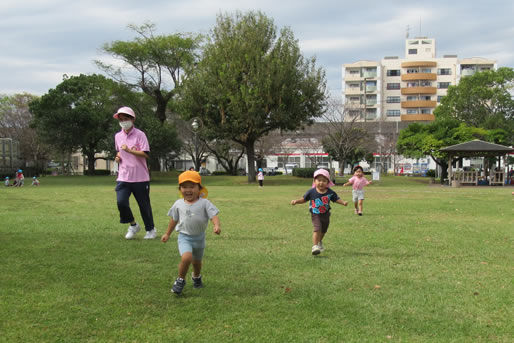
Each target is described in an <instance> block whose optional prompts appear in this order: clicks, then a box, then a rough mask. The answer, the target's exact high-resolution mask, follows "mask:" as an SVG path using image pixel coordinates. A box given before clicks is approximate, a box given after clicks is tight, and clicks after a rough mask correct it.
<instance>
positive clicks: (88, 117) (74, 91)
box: [29, 74, 118, 174]
mask: <svg viewBox="0 0 514 343" xmlns="http://www.w3.org/2000/svg"><path fill="white" fill-rule="evenodd" d="M117 89H118V84H117V83H116V82H114V81H113V80H110V79H107V78H105V77H104V76H102V75H95V74H93V75H84V74H81V75H79V76H71V77H65V78H64V80H63V82H61V83H60V84H59V85H57V87H55V89H50V90H49V91H48V93H47V94H45V95H43V96H42V97H41V98H39V99H35V100H34V101H32V102H31V103H30V105H29V106H30V111H31V112H32V113H33V115H34V118H33V121H32V126H33V127H34V128H35V129H36V131H37V132H38V135H39V136H40V137H41V138H42V139H43V140H44V141H45V142H46V143H47V144H49V145H51V146H53V147H54V148H55V149H57V150H58V151H65V152H69V153H71V152H72V151H75V150H77V149H80V150H82V153H83V154H84V155H86V156H87V158H88V172H89V173H90V174H93V173H94V162H95V153H97V152H100V151H102V149H101V145H102V142H104V141H105V140H107V139H108V132H110V131H111V127H112V126H113V125H114V124H115V123H116V121H115V120H113V118H112V115H113V113H115V111H116V109H117V108H118V101H117V97H116V94H117V93H118V92H117ZM104 145H105V143H104Z"/></svg>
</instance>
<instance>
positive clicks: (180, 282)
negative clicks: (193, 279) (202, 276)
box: [171, 277, 186, 295]
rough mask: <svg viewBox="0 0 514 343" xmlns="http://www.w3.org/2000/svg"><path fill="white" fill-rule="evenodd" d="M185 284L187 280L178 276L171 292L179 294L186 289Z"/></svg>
mask: <svg viewBox="0 0 514 343" xmlns="http://www.w3.org/2000/svg"><path fill="white" fill-rule="evenodd" d="M185 285H186V280H184V279H182V278H179V277H178V278H177V279H176V280H175V282H174V283H173V287H171V292H172V293H175V294H177V295H179V294H180V293H182V290H183V289H184V286H185Z"/></svg>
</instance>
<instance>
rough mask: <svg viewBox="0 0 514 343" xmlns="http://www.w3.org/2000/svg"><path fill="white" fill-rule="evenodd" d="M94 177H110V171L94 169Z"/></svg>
mask: <svg viewBox="0 0 514 343" xmlns="http://www.w3.org/2000/svg"><path fill="white" fill-rule="evenodd" d="M95 175H111V171H110V170H107V169H95Z"/></svg>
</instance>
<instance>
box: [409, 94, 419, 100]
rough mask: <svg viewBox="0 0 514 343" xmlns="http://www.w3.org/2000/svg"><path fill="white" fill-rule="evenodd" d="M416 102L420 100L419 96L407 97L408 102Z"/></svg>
mask: <svg viewBox="0 0 514 343" xmlns="http://www.w3.org/2000/svg"><path fill="white" fill-rule="evenodd" d="M416 100H418V96H417V95H408V96H407V101H416Z"/></svg>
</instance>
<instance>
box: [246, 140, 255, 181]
mask: <svg viewBox="0 0 514 343" xmlns="http://www.w3.org/2000/svg"><path fill="white" fill-rule="evenodd" d="M245 147H246V156H247V157H248V183H255V182H256V181H255V147H254V142H253V141H252V142H246V146H245Z"/></svg>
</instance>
